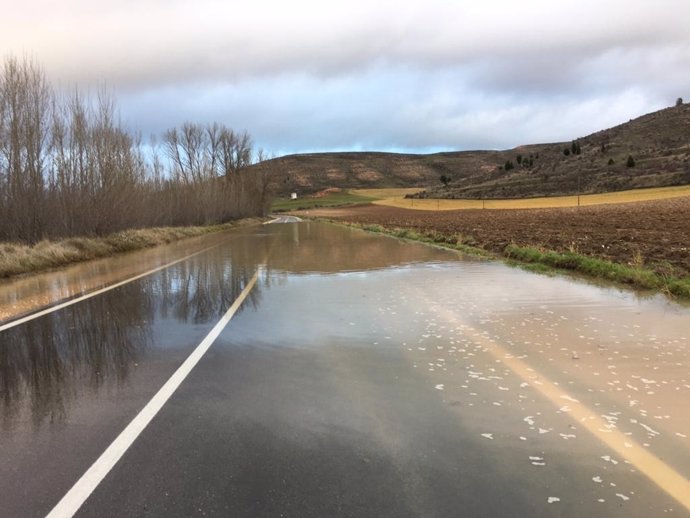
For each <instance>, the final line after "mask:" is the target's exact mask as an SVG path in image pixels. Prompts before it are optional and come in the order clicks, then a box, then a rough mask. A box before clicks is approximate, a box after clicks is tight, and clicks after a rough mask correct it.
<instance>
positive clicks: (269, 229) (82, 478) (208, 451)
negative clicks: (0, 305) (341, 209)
mask: <svg viewBox="0 0 690 518" xmlns="http://www.w3.org/2000/svg"><path fill="white" fill-rule="evenodd" d="M285 223H288V222H285ZM194 246H195V248H194V249H193V250H192V249H188V250H178V251H177V252H178V254H179V257H177V258H175V257H174V256H173V255H174V254H173V255H171V256H169V257H166V258H165V261H163V260H162V259H161V258H160V257H156V258H155V259H150V261H149V262H148V263H146V262H144V263H142V264H140V265H139V267H138V270H140V271H139V273H137V272H135V271H131V272H130V273H131V274H132V275H131V277H135V276H137V275H139V274H140V273H146V272H148V271H150V270H155V269H156V268H159V267H160V266H164V267H163V268H161V269H158V270H157V271H153V272H152V273H149V274H147V275H144V276H141V277H139V278H136V279H134V280H132V281H131V282H123V281H126V280H127V279H123V278H122V276H121V275H116V277H117V278H118V282H121V283H122V284H121V285H119V286H118V287H116V288H114V289H108V290H105V291H102V292H101V293H99V294H96V295H94V296H91V297H88V298H85V299H83V300H79V301H77V302H75V303H73V304H70V305H67V306H64V307H61V308H59V309H56V310H55V311H50V312H48V313H46V314H44V315H42V316H39V317H37V318H31V315H33V314H36V311H37V310H38V308H36V307H34V308H33V309H32V310H29V311H28V312H27V311H23V312H22V313H21V314H22V315H24V317H28V318H29V320H26V321H25V322H23V323H21V324H19V325H15V326H12V327H8V328H5V329H3V330H2V331H0V400H1V401H2V402H1V403H0V408H1V409H2V413H1V414H0V415H1V423H2V431H1V434H0V460H1V461H0V495H1V496H2V515H3V516H18V517H19V516H21V517H27V516H45V515H47V514H48V513H50V512H51V511H53V513H54V514H53V515H54V516H60V515H63V516H69V515H72V514H75V513H76V516H166V517H168V516H298V517H305V516H315V517H316V516H391V517H392V516H395V517H404V516H425V517H426V516H432V517H433V516H439V517H447V516H583V515H590V516H626V517H628V516H644V517H647V516H664V515H667V514H670V515H672V516H673V515H675V516H688V515H689V514H690V511H689V510H688V506H690V504H689V503H688V500H687V499H688V497H690V490H688V487H690V486H688V476H689V475H690V449H689V448H688V444H689V443H688V437H689V436H690V422H689V421H690V418H689V416H688V412H687V401H688V396H689V395H690V358H689V357H688V350H689V348H690V328H689V326H688V324H687V322H688V321H689V317H690V311H689V310H688V309H687V308H683V307H681V306H678V305H675V304H672V303H669V302H667V301H665V300H664V299H662V298H658V297H657V298H639V297H636V296H635V295H633V294H630V293H625V292H621V291H618V290H616V289H611V288H607V287H597V286H593V285H591V284H586V283H583V282H575V281H571V280H568V279H565V278H550V277H545V276H538V275H535V274H530V273H526V272H523V271H520V270H516V269H511V268H507V267H505V266H503V265H501V264H497V263H493V262H478V261H468V260H462V259H461V258H459V257H458V256H457V255H456V254H454V253H450V252H446V251H442V250H438V249H435V248H431V247H426V246H421V245H416V244H410V243H405V242H402V241H398V240H394V239H391V238H385V237H380V236H375V235H371V234H366V233H364V232H359V231H354V230H348V229H343V228H339V227H333V226H328V225H324V224H315V223H309V222H303V223H291V224H272V225H265V226H259V227H253V228H247V229H240V230H235V231H231V232H228V233H226V234H224V235H223V236H222V238H219V237H218V236H216V237H213V238H211V237H209V238H208V241H207V242H204V241H203V240H202V241H198V242H196V243H195V245H194ZM171 253H172V252H171ZM186 255H191V256H190V257H188V258H186V259H183V260H181V261H179V262H175V261H177V259H179V258H184V257H185V256H186ZM166 261H167V262H166ZM170 262H173V263H174V264H171V265H169V266H165V265H166V264H168V263H170ZM52 275H53V276H54V277H53V278H52V282H47V281H46V282H45V283H44V284H45V285H46V286H62V285H63V284H61V283H60V282H59V276H60V273H54V274H52ZM11 286H12V284H11V283H10V284H7V285H6V286H5V287H4V288H3V287H0V300H5V299H6V298H7V297H9V296H8V295H7V293H5V292H3V289H5V290H7V289H10V288H11ZM35 291H36V293H38V292H40V290H35ZM44 295H45V296H46V297H48V298H50V295H49V294H44ZM3 297H5V299H3ZM71 298H72V299H74V300H76V298H78V294H74V293H73V294H72V296H71ZM17 317H18V313H17V315H15V317H14V318H17ZM12 318H13V317H10V319H9V320H7V319H6V320H5V321H3V322H2V324H4V325H7V324H8V323H10V322H11V321H12ZM162 387H163V389H162Z"/></svg>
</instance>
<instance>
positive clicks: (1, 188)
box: [0, 57, 268, 242]
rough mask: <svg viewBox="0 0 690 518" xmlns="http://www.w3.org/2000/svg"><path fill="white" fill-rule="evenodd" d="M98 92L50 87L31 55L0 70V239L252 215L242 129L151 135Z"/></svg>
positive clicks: (254, 194)
mask: <svg viewBox="0 0 690 518" xmlns="http://www.w3.org/2000/svg"><path fill="white" fill-rule="evenodd" d="M116 114H117V110H116V106H115V102H114V99H113V98H112V97H111V96H110V95H109V94H108V93H107V92H105V91H99V92H98V93H97V94H96V95H84V94H83V93H81V92H79V91H78V90H75V91H74V92H72V93H71V94H69V95H65V94H58V93H57V92H56V91H55V89H54V88H53V87H52V86H51V85H50V83H49V82H48V80H47V79H46V76H45V74H44V72H43V70H42V69H41V68H40V67H39V66H38V65H37V64H36V63H35V62H34V61H32V60H29V59H24V60H18V59H16V58H13V57H10V58H7V59H6V60H5V61H4V64H3V67H2V69H0V241H8V240H10V241H25V242H36V241H38V240H40V239H43V238H48V237H64V236H74V235H104V234H107V233H110V232H114V231H118V230H123V229H127V228H134V227H150V226H162V225H198V224H208V223H220V222H225V221H228V220H231V219H234V218H239V217H245V216H253V215H261V214H263V213H264V211H265V207H266V203H267V201H268V193H267V189H266V182H265V179H264V178H263V177H261V176H260V175H257V174H251V173H250V172H248V171H247V166H248V165H250V164H251V162H252V160H253V151H252V142H251V138H250V137H249V135H248V134H247V133H246V132H245V133H236V132H234V131H233V130H231V129H230V128H228V127H226V126H224V125H222V124H217V123H213V124H206V125H204V124H195V123H186V124H184V125H182V126H181V127H180V128H174V129H171V130H168V131H167V132H165V134H164V135H163V136H162V139H161V140H160V142H154V141H152V142H149V143H145V144H144V143H142V140H141V138H140V137H139V136H138V135H135V134H132V133H131V132H129V131H127V130H126V129H124V128H123V127H122V125H121V124H120V122H119V121H118V119H117V115H116Z"/></svg>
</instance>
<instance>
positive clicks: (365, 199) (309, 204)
mask: <svg viewBox="0 0 690 518" xmlns="http://www.w3.org/2000/svg"><path fill="white" fill-rule="evenodd" d="M376 199H378V198H377V197H374V196H368V195H363V194H357V193H353V192H352V191H340V192H332V193H328V194H326V195H325V196H309V197H304V198H297V199H296V200H290V199H286V198H278V199H276V200H274V201H273V205H272V206H271V211H272V212H290V211H293V210H309V209H317V208H322V207H343V206H347V205H357V204H360V203H370V202H372V201H375V200H376Z"/></svg>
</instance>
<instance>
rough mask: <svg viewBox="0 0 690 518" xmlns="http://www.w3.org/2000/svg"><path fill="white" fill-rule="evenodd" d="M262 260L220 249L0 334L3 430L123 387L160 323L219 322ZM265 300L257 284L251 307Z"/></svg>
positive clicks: (58, 417) (56, 416) (55, 415)
mask: <svg viewBox="0 0 690 518" xmlns="http://www.w3.org/2000/svg"><path fill="white" fill-rule="evenodd" d="M233 248H235V247H233ZM256 257H257V254H256V253H255V251H254V252H253V253H251V252H250V251H249V250H248V247H245V246H239V247H236V249H235V250H228V248H225V247H220V248H218V249H215V250H214V251H213V252H211V253H209V254H207V255H204V256H203V257H199V258H196V260H193V261H187V262H184V263H181V264H179V265H177V266H176V267H173V268H169V269H167V270H164V271H163V272H161V273H160V274H158V275H156V276H153V277H150V278H145V279H143V280H142V281H139V282H134V283H131V284H126V285H124V286H122V287H120V288H118V289H116V290H113V291H109V292H106V293H104V294H102V295H100V296H98V297H94V298H92V299H89V300H87V301H84V302H81V303H78V304H75V305H73V306H70V307H68V308H65V309H63V310H60V311H56V312H55V313H50V314H49V315H46V316H45V317H42V318H38V319H36V320H33V321H30V322H28V323H26V324H23V325H21V326H17V327H14V328H11V329H8V330H6V331H3V332H0V401H1V403H0V404H1V405H2V409H1V414H0V415H1V416H2V424H3V427H4V428H6V429H9V428H11V427H12V426H13V424H14V423H16V422H17V421H18V420H20V419H25V418H28V416H29V415H30V417H31V420H32V422H33V424H34V426H35V427H40V426H41V425H42V424H43V423H44V422H46V421H47V422H50V423H56V422H61V421H63V420H64V419H65V418H66V417H67V415H68V413H69V408H70V405H71V404H73V403H74V402H75V401H76V400H77V398H78V397H79V396H80V394H81V393H84V392H97V391H99V390H101V389H102V388H104V387H106V386H114V387H117V386H121V385H122V384H123V383H124V382H126V380H127V379H128V377H129V373H130V369H131V367H132V365H133V364H134V363H136V362H137V361H138V359H139V358H140V356H141V354H142V353H143V352H144V351H145V350H146V348H147V347H149V346H150V345H151V342H152V336H153V332H152V323H153V322H154V320H156V319H157V318H163V319H166V318H171V317H172V318H176V319H178V320H181V321H184V322H190V323H194V324H205V323H211V322H215V321H216V320H218V318H219V317H220V316H221V315H223V314H224V313H225V311H227V309H228V308H229V307H230V306H231V305H232V303H233V302H234V301H235V299H236V298H237V296H238V295H239V294H240V292H241V291H242V290H243V289H244V287H245V286H246V285H247V283H248V282H249V280H250V279H251V277H252V276H253V274H254V272H255V271H256V267H257V266H256ZM235 261H237V262H235ZM259 300H260V295H259V289H258V286H257V287H255V288H254V289H253V290H252V292H251V293H250V296H249V297H248V299H247V301H246V302H245V305H246V304H247V303H251V304H252V306H254V307H256V306H258V304H259Z"/></svg>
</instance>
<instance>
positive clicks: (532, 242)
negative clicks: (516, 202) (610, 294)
mask: <svg viewBox="0 0 690 518" xmlns="http://www.w3.org/2000/svg"><path fill="white" fill-rule="evenodd" d="M308 215H309V216H318V217H325V218H330V219H334V220H340V221H344V222H345V221H346V222H352V223H361V224H379V225H382V226H385V227H388V228H393V227H395V228H409V229H416V230H419V231H423V232H424V231H437V232H441V233H443V234H449V235H458V234H459V235H462V236H464V241H465V242H467V240H468V236H471V238H473V240H474V242H476V245H477V246H480V247H482V248H484V249H486V250H490V251H492V252H497V253H501V252H503V250H504V248H505V247H506V245H508V244H510V243H515V244H517V245H520V246H537V247H543V248H545V249H549V250H556V251H566V250H571V251H577V252H579V253H581V254H585V255H591V256H596V257H600V258H604V259H608V260H612V261H615V262H619V263H623V264H633V263H635V264H639V262H640V261H643V262H644V265H645V266H646V267H649V268H652V269H655V270H657V271H659V272H662V273H674V274H676V275H682V276H686V275H690V197H683V198H673V199H667V200H659V201H649V202H639V203H622V204H615V205H598V206H589V207H580V208H577V207H573V208H553V209H521V210H488V209H487V210H481V209H478V210H457V211H443V212H436V211H419V210H408V209H401V208H395V207H384V206H377V205H365V206H358V207H350V208H340V209H321V210H311V211H309V214H308ZM470 241H472V240H470ZM669 266H671V267H672V268H669ZM670 270H671V271H670Z"/></svg>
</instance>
